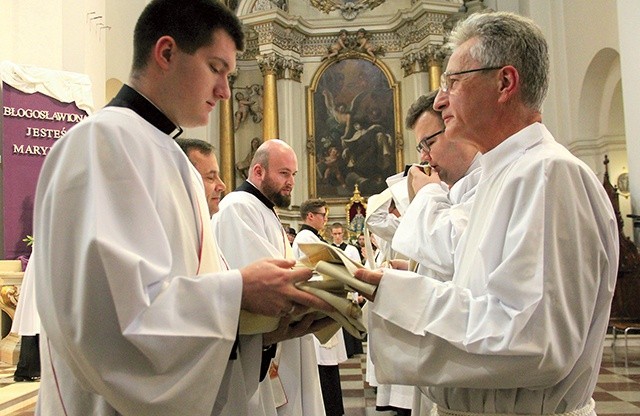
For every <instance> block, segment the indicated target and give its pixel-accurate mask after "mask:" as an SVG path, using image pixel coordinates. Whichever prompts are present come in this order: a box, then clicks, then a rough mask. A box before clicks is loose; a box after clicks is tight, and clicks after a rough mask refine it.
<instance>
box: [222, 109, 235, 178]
mask: <svg viewBox="0 0 640 416" xmlns="http://www.w3.org/2000/svg"><path fill="white" fill-rule="evenodd" d="M231 100H232V98H229V99H228V100H224V101H222V100H221V101H219V105H220V178H221V179H222V181H223V182H224V184H225V185H227V190H228V191H232V190H233V189H235V187H236V169H235V166H236V160H235V159H236V158H235V155H236V150H235V143H234V141H233V140H234V137H233V136H234V135H233V103H232V102H231Z"/></svg>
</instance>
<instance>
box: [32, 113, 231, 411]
mask: <svg viewBox="0 0 640 416" xmlns="http://www.w3.org/2000/svg"><path fill="white" fill-rule="evenodd" d="M207 217H208V209H207V204H206V200H205V195H204V188H203V184H202V178H201V177H200V175H199V174H198V172H197V171H196V170H195V168H194V167H193V166H192V164H191V163H190V162H189V160H188V159H187V157H186V155H185V154H184V152H183V151H182V150H181V149H180V148H179V147H178V145H177V144H176V143H175V141H174V140H173V139H172V138H171V137H170V136H168V135H167V134H165V133H163V132H161V131H160V130H158V129H157V128H156V127H154V126H153V125H152V124H150V123H149V122H147V121H146V120H145V119H143V118H142V117H140V116H139V115H138V114H136V113H135V112H134V111H133V110H130V109H127V108H120V107H107V108H105V109H103V110H101V111H100V112H98V113H96V114H95V115H94V116H92V117H90V118H89V119H86V120H84V121H83V122H81V123H79V124H78V125H76V126H75V127H73V128H72V129H71V130H70V131H69V133H68V134H67V135H66V136H65V137H64V138H62V139H60V140H59V141H58V142H57V143H56V144H55V145H54V146H53V147H52V149H51V151H50V152H49V154H48V156H47V158H46V160H45V163H44V166H43V168H42V171H41V174H40V179H39V182H38V187H37V191H36V199H35V215H34V233H35V234H34V239H35V240H36V241H37V246H38V248H37V249H36V250H34V252H33V255H32V258H31V259H30V263H31V262H35V264H34V265H35V267H36V270H37V279H36V296H37V302H38V311H39V315H40V317H41V319H42V327H43V334H42V338H41V341H40V345H41V357H42V360H43V363H42V367H43V368H42V383H41V386H40V396H39V399H38V407H37V411H36V414H40V415H55V416H59V415H61V414H66V415H69V416H71V415H82V416H85V415H99V416H100V415H116V414H122V415H149V416H151V415H153V416H162V415H166V416H173V415H176V414H188V415H202V416H208V415H211V414H213V413H214V401H215V400H216V398H217V397H218V393H219V390H221V384H222V381H223V380H222V379H223V375H224V374H225V369H226V368H227V363H228V360H229V355H230V352H231V349H232V346H233V343H234V340H235V336H236V331H237V327H238V316H239V311H240V301H241V295H242V278H241V275H240V273H239V272H238V271H237V270H234V271H225V272H217V270H219V267H220V265H219V260H218V259H219V257H218V252H217V248H216V246H215V243H214V242H213V234H212V233H211V228H210V227H209V226H208V218H207ZM45 333H46V334H45ZM45 335H46V336H45ZM220 398H223V397H222V396H221V397H219V399H220Z"/></svg>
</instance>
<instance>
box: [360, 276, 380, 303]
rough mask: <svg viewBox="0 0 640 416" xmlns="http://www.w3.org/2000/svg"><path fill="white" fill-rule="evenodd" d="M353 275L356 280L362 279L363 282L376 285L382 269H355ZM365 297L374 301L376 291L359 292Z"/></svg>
mask: <svg viewBox="0 0 640 416" xmlns="http://www.w3.org/2000/svg"><path fill="white" fill-rule="evenodd" d="M354 276H355V277H356V279H358V280H362V281H363V282H367V283H371V284H374V285H376V286H378V285H379V284H380V280H382V269H378V270H369V269H358V270H356V272H355V274H354ZM361 295H362V296H364V298H365V299H367V300H370V301H374V300H375V298H376V292H373V295H365V294H364V293H361Z"/></svg>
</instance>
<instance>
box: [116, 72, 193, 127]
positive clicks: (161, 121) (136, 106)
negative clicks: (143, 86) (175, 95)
mask: <svg viewBox="0 0 640 416" xmlns="http://www.w3.org/2000/svg"><path fill="white" fill-rule="evenodd" d="M107 107H124V108H129V109H131V110H133V111H135V112H136V113H137V114H138V115H139V116H140V117H142V118H143V119H145V120H146V121H147V122H149V123H150V124H152V125H153V126H154V127H155V128H157V129H158V130H160V131H161V132H163V133H164V134H167V135H169V136H171V137H173V138H174V139H175V138H176V137H178V136H179V135H180V134H181V133H182V128H181V127H180V126H177V125H175V124H174V123H173V121H171V120H169V117H167V116H166V115H165V114H164V113H163V112H162V111H160V109H159V108H158V107H156V106H155V105H154V104H153V103H152V102H151V101H149V100H148V99H147V98H146V97H145V96H143V95H142V94H140V93H139V92H138V91H136V90H134V89H133V88H131V87H130V86H128V85H126V84H125V85H123V86H122V88H121V89H120V91H119V92H118V94H117V95H116V96H115V97H114V98H113V99H112V100H111V101H109V103H108V104H107Z"/></svg>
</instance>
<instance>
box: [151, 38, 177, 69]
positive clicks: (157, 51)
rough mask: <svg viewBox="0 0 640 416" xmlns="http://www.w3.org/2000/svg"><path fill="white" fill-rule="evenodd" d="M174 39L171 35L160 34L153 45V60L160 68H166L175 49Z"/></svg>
mask: <svg viewBox="0 0 640 416" xmlns="http://www.w3.org/2000/svg"><path fill="white" fill-rule="evenodd" d="M177 49H178V46H177V45H176V41H175V40H174V39H173V38H172V37H171V36H162V37H161V38H159V39H158V40H157V41H156V44H155V46H154V47H153V60H154V62H156V64H157V65H158V66H160V67H161V68H162V69H167V68H168V67H169V64H170V63H171V60H172V58H173V55H174V54H175V52H176V51H177Z"/></svg>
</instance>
